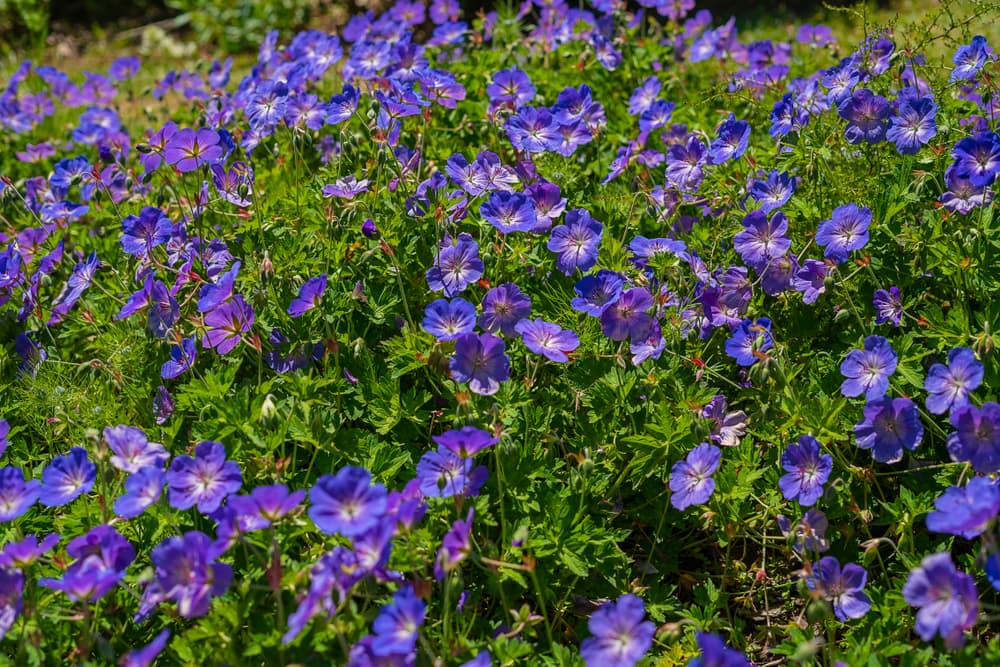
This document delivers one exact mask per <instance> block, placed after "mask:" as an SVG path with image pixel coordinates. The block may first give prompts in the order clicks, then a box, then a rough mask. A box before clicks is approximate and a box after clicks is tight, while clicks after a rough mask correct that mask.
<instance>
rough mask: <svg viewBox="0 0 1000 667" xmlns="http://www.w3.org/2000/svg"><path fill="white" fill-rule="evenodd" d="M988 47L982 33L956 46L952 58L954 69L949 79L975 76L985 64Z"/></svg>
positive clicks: (954, 79) (963, 78) (958, 79)
mask: <svg viewBox="0 0 1000 667" xmlns="http://www.w3.org/2000/svg"><path fill="white" fill-rule="evenodd" d="M988 49H989V47H988V46H987V44H986V38H985V37H983V36H982V35H976V36H975V37H973V38H972V41H971V42H970V43H968V44H964V45H962V46H960V47H958V50H956V51H955V56H954V57H953V58H952V62H953V63H955V69H953V70H952V71H951V78H950V79H949V81H953V82H954V81H961V80H965V79H972V78H975V76H976V74H978V73H979V70H980V69H982V67H983V65H985V64H986V59H987V58H988V57H989V51H988Z"/></svg>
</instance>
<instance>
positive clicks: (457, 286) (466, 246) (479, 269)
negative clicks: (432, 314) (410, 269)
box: [427, 232, 485, 297]
mask: <svg viewBox="0 0 1000 667" xmlns="http://www.w3.org/2000/svg"><path fill="white" fill-rule="evenodd" d="M484 269H485V265H484V264H483V260H481V259H480V258H479V244H478V243H476V242H475V241H474V240H473V239H472V236H470V235H469V234H466V233H464V232H463V233H461V234H459V235H458V241H457V243H456V244H455V245H452V242H451V238H450V237H447V236H446V237H445V238H444V240H443V241H442V242H441V244H440V245H439V249H438V254H437V256H436V257H435V258H434V266H432V267H431V268H429V269H427V286H428V287H430V289H431V290H432V291H434V292H440V291H442V290H443V291H444V295H445V296H447V297H452V296H455V295H457V294H460V293H461V292H462V291H463V290H464V289H465V288H466V287H467V286H468V285H469V283H471V282H475V281H477V280H479V277H480V276H482V275H483V270H484Z"/></svg>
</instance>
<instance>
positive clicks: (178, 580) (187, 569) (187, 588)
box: [143, 530, 233, 618]
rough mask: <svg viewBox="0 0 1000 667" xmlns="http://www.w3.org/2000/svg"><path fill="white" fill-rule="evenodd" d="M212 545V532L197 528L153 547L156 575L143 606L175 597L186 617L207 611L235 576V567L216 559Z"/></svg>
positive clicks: (147, 589)
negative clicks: (205, 532) (210, 535)
mask: <svg viewBox="0 0 1000 667" xmlns="http://www.w3.org/2000/svg"><path fill="white" fill-rule="evenodd" d="M211 545H212V540H211V539H210V538H209V537H208V535H206V534H204V533H202V532H199V531H197V530H193V531H191V532H188V533H184V535H177V536H175V537H170V538H168V539H166V540H164V541H162V542H160V543H159V544H158V545H156V546H155V547H153V551H152V553H151V554H150V556H151V558H152V561H153V566H154V574H155V577H156V578H155V579H154V580H153V581H151V582H150V583H149V585H148V586H147V588H146V592H145V594H144V595H143V607H147V606H150V607H155V606H156V605H157V604H159V603H160V602H164V601H166V600H173V601H175V602H176V603H177V613H178V614H180V616H181V617H183V618H199V617H201V616H204V615H205V614H207V613H208V608H209V605H210V604H211V602H212V598H213V597H216V596H219V595H222V594H223V593H225V592H226V589H227V588H229V583H230V582H231V581H232V579H233V568H231V567H230V566H229V565H226V564H224V563H216V562H215V556H214V555H213V554H212V553H211V549H210V548H211Z"/></svg>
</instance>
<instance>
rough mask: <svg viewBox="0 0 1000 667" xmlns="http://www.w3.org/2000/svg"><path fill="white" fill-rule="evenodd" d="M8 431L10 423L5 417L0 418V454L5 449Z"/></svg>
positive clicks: (0, 454)
mask: <svg viewBox="0 0 1000 667" xmlns="http://www.w3.org/2000/svg"><path fill="white" fill-rule="evenodd" d="M9 432H10V424H8V423H7V420H6V419H0V456H2V455H3V453H4V452H5V451H7V445H8V442H7V434H8V433H9Z"/></svg>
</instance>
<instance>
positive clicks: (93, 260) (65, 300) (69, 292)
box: [46, 251, 100, 326]
mask: <svg viewBox="0 0 1000 667" xmlns="http://www.w3.org/2000/svg"><path fill="white" fill-rule="evenodd" d="M99 264H100V261H99V260H98V259H97V252H96V251H95V252H92V253H90V254H89V255H88V256H87V258H86V259H85V260H83V261H82V262H78V263H77V265H76V266H75V267H74V268H73V273H71V274H70V276H69V278H68V279H67V280H66V285H65V286H64V287H63V288H62V290H61V291H60V292H59V294H58V295H57V296H56V298H55V299H54V300H53V301H52V315H51V316H50V317H49V320H48V322H47V323H46V324H47V325H48V326H52V325H53V324H57V323H59V322H62V320H63V318H64V317H65V316H66V313H68V312H69V311H70V309H71V308H73V306H75V305H76V302H77V301H79V299H80V297H81V296H83V293H84V291H85V290H86V289H87V288H88V287H90V284H91V282H93V280H94V274H95V273H96V272H97V267H98V265H99Z"/></svg>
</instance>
